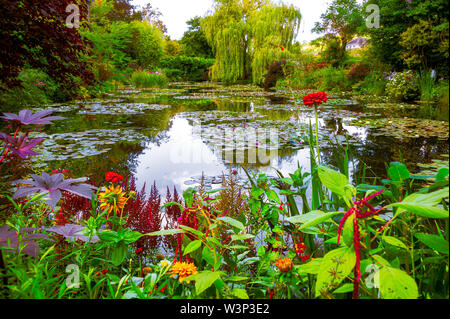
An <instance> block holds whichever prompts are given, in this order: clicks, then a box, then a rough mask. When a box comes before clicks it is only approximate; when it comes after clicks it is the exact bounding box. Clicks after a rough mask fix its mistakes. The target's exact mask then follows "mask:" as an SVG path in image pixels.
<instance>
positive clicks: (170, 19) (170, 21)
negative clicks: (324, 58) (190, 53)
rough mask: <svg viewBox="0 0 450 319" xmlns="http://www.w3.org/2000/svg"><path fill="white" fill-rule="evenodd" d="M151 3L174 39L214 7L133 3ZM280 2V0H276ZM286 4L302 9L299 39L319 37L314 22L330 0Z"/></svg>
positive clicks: (197, 2) (174, 1)
mask: <svg viewBox="0 0 450 319" xmlns="http://www.w3.org/2000/svg"><path fill="white" fill-rule="evenodd" d="M149 2H150V3H151V4H152V6H153V7H154V8H157V9H158V10H159V11H160V12H161V13H162V21H163V22H164V24H165V25H166V26H167V30H168V33H169V35H170V37H171V38H172V39H173V40H180V39H181V37H182V36H183V34H184V32H185V31H186V30H187V24H186V21H188V20H190V19H191V18H193V17H195V16H196V15H200V16H204V15H205V14H206V13H207V12H208V10H209V9H211V8H212V5H213V0H133V1H132V3H133V5H137V6H143V5H145V4H147V3H149ZM274 2H279V1H274ZM282 2H283V3H285V4H293V5H294V6H296V7H297V8H299V9H300V12H301V14H302V22H301V27H300V32H299V34H298V38H297V41H299V42H308V41H311V40H313V39H316V38H317V37H319V35H317V34H313V33H311V29H312V28H313V27H314V23H315V22H316V21H319V20H320V15H321V14H322V13H324V12H325V10H326V8H327V3H328V2H330V0H283V1H282Z"/></svg>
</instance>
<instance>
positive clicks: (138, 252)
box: [134, 248, 144, 255]
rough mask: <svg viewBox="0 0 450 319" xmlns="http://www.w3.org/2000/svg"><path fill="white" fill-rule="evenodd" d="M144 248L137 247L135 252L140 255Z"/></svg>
mask: <svg viewBox="0 0 450 319" xmlns="http://www.w3.org/2000/svg"><path fill="white" fill-rule="evenodd" d="M143 251H144V250H143V249H142V248H138V249H136V250H135V251H134V253H135V254H136V255H139V254H140V253H142V252H143Z"/></svg>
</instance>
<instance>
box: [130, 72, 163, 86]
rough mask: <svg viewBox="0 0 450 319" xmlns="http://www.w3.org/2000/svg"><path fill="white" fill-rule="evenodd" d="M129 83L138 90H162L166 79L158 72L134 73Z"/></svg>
mask: <svg viewBox="0 0 450 319" xmlns="http://www.w3.org/2000/svg"><path fill="white" fill-rule="evenodd" d="M131 83H133V85H134V86H135V87H138V88H154V87H158V88H162V87H166V86H167V78H166V77H165V76H164V75H163V74H161V73H160V72H152V71H135V72H134V73H133V74H132V75H131Z"/></svg>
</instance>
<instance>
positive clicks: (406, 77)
mask: <svg viewBox="0 0 450 319" xmlns="http://www.w3.org/2000/svg"><path fill="white" fill-rule="evenodd" d="M386 93H387V95H388V97H389V98H391V99H393V100H397V101H411V100H414V99H416V98H418V97H419V86H418V81H417V76H416V75H415V74H414V72H413V71H411V70H408V71H405V72H398V73H395V72H394V73H393V74H391V76H390V80H389V82H388V83H387V84H386Z"/></svg>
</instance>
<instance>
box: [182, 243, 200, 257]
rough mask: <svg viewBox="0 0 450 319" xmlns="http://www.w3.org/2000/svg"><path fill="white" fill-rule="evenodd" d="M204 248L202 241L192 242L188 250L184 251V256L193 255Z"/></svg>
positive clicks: (187, 247)
mask: <svg viewBox="0 0 450 319" xmlns="http://www.w3.org/2000/svg"><path fill="white" fill-rule="evenodd" d="M201 246H202V241H201V240H194V241H191V242H190V243H189V244H188V245H187V246H186V248H184V250H183V256H184V255H187V254H190V253H192V252H193V251H195V250H197V249H199V248H200V247H201Z"/></svg>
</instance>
